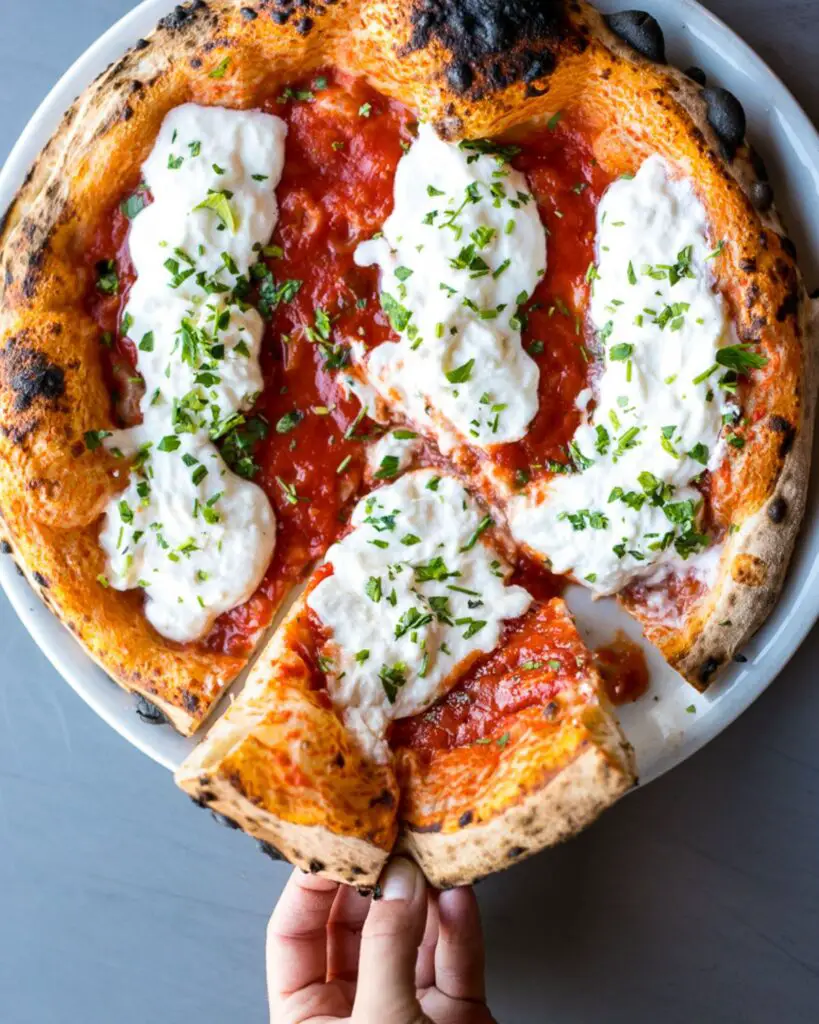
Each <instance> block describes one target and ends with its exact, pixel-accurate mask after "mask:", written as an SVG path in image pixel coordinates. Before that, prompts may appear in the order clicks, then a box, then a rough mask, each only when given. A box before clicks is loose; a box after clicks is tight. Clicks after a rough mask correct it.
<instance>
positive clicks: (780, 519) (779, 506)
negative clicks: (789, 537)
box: [768, 495, 788, 526]
mask: <svg viewBox="0 0 819 1024" xmlns="http://www.w3.org/2000/svg"><path fill="white" fill-rule="evenodd" d="M787 514H788V503H787V502H786V501H785V499H784V498H783V497H782V496H781V495H777V497H775V498H774V499H773V501H772V502H771V503H770V505H769V506H768V518H769V519H770V521H771V522H772V523H776V525H777V526H779V525H780V523H784V522H785V518H786V516H787Z"/></svg>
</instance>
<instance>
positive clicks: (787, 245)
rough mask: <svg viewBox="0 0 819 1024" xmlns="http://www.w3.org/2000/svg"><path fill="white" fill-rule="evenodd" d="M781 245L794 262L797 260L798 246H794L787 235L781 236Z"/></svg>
mask: <svg viewBox="0 0 819 1024" xmlns="http://www.w3.org/2000/svg"><path fill="white" fill-rule="evenodd" d="M779 244H780V245H781V246H782V248H783V249H784V250H785V252H786V253H787V254H788V255H789V256H790V258H791V259H792V260H795V259H796V246H795V245H794V243H793V241H792V240H791V239H790V238H788V236H787V235H780V236H779Z"/></svg>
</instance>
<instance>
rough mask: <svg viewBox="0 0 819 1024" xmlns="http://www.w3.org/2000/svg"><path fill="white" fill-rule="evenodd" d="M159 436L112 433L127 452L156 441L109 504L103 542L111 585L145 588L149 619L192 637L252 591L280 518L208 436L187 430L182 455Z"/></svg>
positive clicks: (171, 634) (140, 431) (180, 637)
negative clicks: (159, 444) (159, 442)
mask: <svg viewBox="0 0 819 1024" xmlns="http://www.w3.org/2000/svg"><path fill="white" fill-rule="evenodd" d="M152 436H153V433H152V430H151V426H150V425H148V424H143V425H142V426H141V427H136V428H134V429H133V430H127V431H121V432H119V433H117V434H115V435H113V436H112V437H111V438H110V441H111V442H113V443H114V444H115V445H116V446H117V447H118V449H119V450H121V451H122V452H123V455H126V456H133V455H136V454H137V453H138V452H139V450H140V448H141V446H143V445H151V447H150V448H143V449H142V450H143V452H144V455H143V456H142V458H143V459H144V461H143V462H142V468H141V471H140V472H139V473H136V472H133V473H131V476H130V479H129V482H128V486H127V488H126V489H125V490H124V491H123V492H122V493H121V494H120V495H118V497H117V499H116V501H115V502H114V504H113V507H111V508H109V510H108V513H107V515H106V517H105V523H104V525H103V529H102V533H101V535H100V543H101V544H102V546H103V548H104V549H105V550H106V551H107V552H108V555H109V574H110V578H111V585H112V586H115V587H116V588H117V589H118V590H129V589H132V588H134V587H143V588H144V590H145V595H146V598H147V600H146V604H145V614H146V616H147V618H148V621H149V622H150V623H151V624H152V625H153V626H154V627H155V628H156V629H157V630H158V631H159V632H160V633H161V634H162V635H163V636H166V637H168V638H169V639H171V640H177V641H179V642H184V641H186V640H190V639H191V638H192V637H197V636H202V635H203V634H204V633H206V632H207V631H208V629H209V628H210V627H211V625H212V624H213V621H214V619H215V618H216V617H217V615H220V614H221V613H222V612H226V611H228V610H229V609H230V608H233V607H235V606H236V605H237V604H241V602H242V601H246V600H247V599H248V598H249V597H250V596H251V594H252V593H253V591H254V590H255V589H256V587H257V586H258V584H259V580H260V572H259V567H260V566H261V572H262V573H263V572H264V569H265V568H266V567H267V565H268V563H269V561H270V558H271V556H272V554H273V544H274V540H275V536H276V521H275V517H274V515H273V510H272V509H271V507H270V503H269V502H268V500H267V498H266V496H265V494H264V492H263V491H262V490H261V489H260V488H258V487H255V486H254V485H253V484H249V483H247V482H246V481H244V480H242V479H240V478H239V477H238V476H236V474H235V473H232V472H231V471H230V470H229V469H228V468H227V466H226V465H225V463H224V461H223V459H222V457H221V456H220V455H219V452H218V451H217V450H216V448H215V446H214V445H213V444H211V443H210V441H208V440H207V435H203V434H201V433H198V434H182V435H180V437H179V441H180V447H179V448H178V449H177V450H176V451H173V452H166V451H159V450H157V449H156V447H155V446H154V445H152ZM197 469H198V470H199V472H198V473H196V470H197ZM204 471H206V473H205V472H204Z"/></svg>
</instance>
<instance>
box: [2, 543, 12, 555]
mask: <svg viewBox="0 0 819 1024" xmlns="http://www.w3.org/2000/svg"><path fill="white" fill-rule="evenodd" d="M10 554H11V544H9V542H8V541H7V540H3V541H0V555H10Z"/></svg>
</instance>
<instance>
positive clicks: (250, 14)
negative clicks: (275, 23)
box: [239, 7, 259, 21]
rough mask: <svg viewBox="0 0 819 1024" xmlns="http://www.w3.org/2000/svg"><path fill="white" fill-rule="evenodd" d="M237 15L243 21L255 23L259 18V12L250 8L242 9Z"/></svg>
mask: <svg viewBox="0 0 819 1024" xmlns="http://www.w3.org/2000/svg"><path fill="white" fill-rule="evenodd" d="M239 13H240V14H241V15H242V17H243V18H244V19H245V21H255V20H256V19H257V18H258V17H259V12H258V11H254V9H253V8H252V7H243V8H242V9H241V10H240V12H239Z"/></svg>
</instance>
